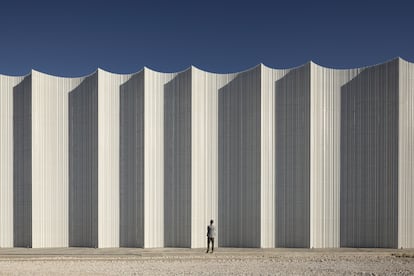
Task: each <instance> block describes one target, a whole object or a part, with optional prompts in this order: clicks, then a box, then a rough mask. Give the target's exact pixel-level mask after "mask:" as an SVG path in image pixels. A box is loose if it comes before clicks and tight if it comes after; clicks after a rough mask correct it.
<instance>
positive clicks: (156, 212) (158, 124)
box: [144, 68, 176, 247]
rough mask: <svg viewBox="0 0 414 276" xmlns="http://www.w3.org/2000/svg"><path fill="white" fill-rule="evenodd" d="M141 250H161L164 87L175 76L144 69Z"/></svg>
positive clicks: (162, 243)
mask: <svg viewBox="0 0 414 276" xmlns="http://www.w3.org/2000/svg"><path fill="white" fill-rule="evenodd" d="M144 74H145V76H144V79H145V95H144V102H145V104H144V128H145V133H144V152H145V153H144V155H145V156H144V178H145V183H144V185H145V187H144V193H145V200H144V201H145V202H144V205H145V210H144V215H145V225H144V228H145V229H144V230H145V231H144V239H145V243H144V246H145V247H163V246H164V85H165V84H166V83H168V82H169V81H171V79H172V78H173V77H174V76H175V75H176V74H175V73H172V74H169V73H159V72H155V71H152V70H150V69H148V68H144Z"/></svg>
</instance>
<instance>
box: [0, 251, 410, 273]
mask: <svg viewBox="0 0 414 276" xmlns="http://www.w3.org/2000/svg"><path fill="white" fill-rule="evenodd" d="M51 252H53V253H51ZM0 274H1V275H27V274H30V275H91V274H92V275H167V274H168V275H172V274H180V275H183V274H192V275H211V274H219V275H243V274H249V275H286V274H289V275H414V251H400V250H394V251H390V250H375V249H372V250H365V251H361V250H358V249H354V250H352V249H347V250H340V249H339V250H311V249H304V250H278V249H275V250H261V249H257V250H251V249H246V250H243V249H233V250H232V249H221V248H220V249H218V250H217V251H216V252H215V253H214V254H205V253H203V251H202V250H195V249H177V250H172V249H170V250H167V251H165V250H141V251H140V250H137V249H135V250H130V251H128V250H125V249H124V250H121V251H119V250H117V249H113V251H111V250H100V249H96V250H95V251H93V250H92V251H91V250H90V249H84V250H82V249H75V250H73V251H70V250H69V251H68V250H66V251H65V250H64V249H63V251H59V250H57V252H56V251H53V250H49V251H47V250H46V251H42V250H37V251H36V250H35V249H23V250H21V251H17V253H16V251H13V250H12V252H11V253H10V250H9V251H7V250H3V249H0Z"/></svg>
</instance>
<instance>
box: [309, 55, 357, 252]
mask: <svg viewBox="0 0 414 276" xmlns="http://www.w3.org/2000/svg"><path fill="white" fill-rule="evenodd" d="M357 72H358V70H352V69H351V70H334V69H328V68H324V67H321V66H318V65H316V64H314V63H311V91H310V93H311V99H310V104H311V105H310V158H311V159H310V247H315V248H323V247H339V235H340V231H339V230H340V229H339V223H340V208H339V207H340V200H339V199H340V129H341V121H340V117H341V87H342V85H344V84H345V83H346V82H348V81H349V80H351V79H352V78H353V77H355V75H356V74H357Z"/></svg>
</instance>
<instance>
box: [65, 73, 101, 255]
mask: <svg viewBox="0 0 414 276" xmlns="http://www.w3.org/2000/svg"><path fill="white" fill-rule="evenodd" d="M69 246H83V247H98V73H97V72H96V73H94V74H93V75H91V76H89V77H86V78H85V80H83V81H82V82H81V83H80V85H79V86H77V87H76V88H75V89H73V90H72V91H71V92H70V93H69Z"/></svg>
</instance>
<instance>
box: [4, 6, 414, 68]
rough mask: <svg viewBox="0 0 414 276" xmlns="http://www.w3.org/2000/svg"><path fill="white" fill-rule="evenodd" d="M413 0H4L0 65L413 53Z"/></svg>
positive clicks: (127, 64)
mask: <svg viewBox="0 0 414 276" xmlns="http://www.w3.org/2000/svg"><path fill="white" fill-rule="evenodd" d="M410 2H412V1H399V0H394V1H369V0H359V1H351V0H349V1H335V0H331V1H312V0H308V1H287V0H285V1H261V0H251V1H230V0H229V1H226V0H221V1H215V0H205V1H198V0H193V1H157V0H151V1H146V2H144V1H139V0H136V1H124V0H119V1H98V0H95V1H92V0H83V1H76V0H66V1H58V0H55V1H27V2H25V1H4V2H2V3H1V5H0V32H1V33H0V73H1V74H7V75H24V74H27V73H28V72H29V71H30V70H31V69H32V68H33V69H37V70H40V71H43V72H46V73H51V74H54V75H61V76H80V75H84V74H89V73H91V72H93V71H94V70H95V69H96V68H97V67H101V68H103V69H105V70H109V71H112V72H117V73H131V72H135V71H137V70H139V69H141V68H142V67H143V66H148V67H150V68H153V69H156V70H159V71H164V72H171V71H179V70H183V69H185V68H187V67H188V66H190V65H192V64H193V65H195V66H197V67H199V68H202V69H204V70H208V71H213V72H233V71H240V70H245V69H247V68H250V67H252V66H254V65H256V64H258V63H260V62H262V63H264V64H266V65H268V66H271V67H275V68H289V67H293V66H298V65H300V64H303V63H305V62H307V61H309V60H313V61H314V62H316V63H318V64H321V65H325V66H328V67H334V68H351V67H359V66H364V65H371V64H376V63H380V62H383V61H385V60H388V59H391V58H394V57H396V56H401V57H403V58H405V59H407V60H410V61H414V8H413V5H414V4H410Z"/></svg>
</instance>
